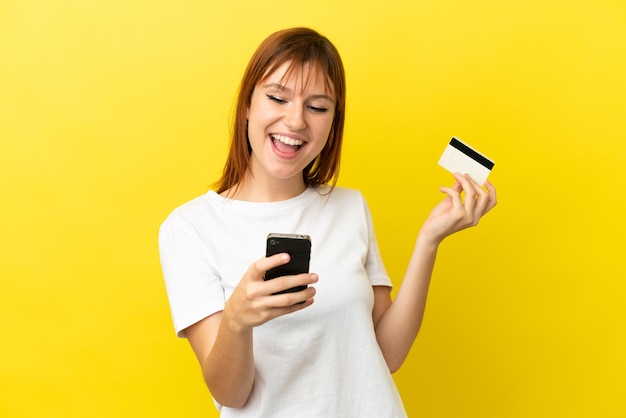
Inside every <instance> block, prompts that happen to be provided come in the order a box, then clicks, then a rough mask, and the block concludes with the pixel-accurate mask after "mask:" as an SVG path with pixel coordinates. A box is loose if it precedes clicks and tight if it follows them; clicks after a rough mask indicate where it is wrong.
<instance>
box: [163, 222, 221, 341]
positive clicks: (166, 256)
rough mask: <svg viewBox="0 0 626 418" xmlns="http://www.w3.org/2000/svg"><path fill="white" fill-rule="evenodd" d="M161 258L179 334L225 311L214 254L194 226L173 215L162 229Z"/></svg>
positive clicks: (168, 295)
mask: <svg viewBox="0 0 626 418" xmlns="http://www.w3.org/2000/svg"><path fill="white" fill-rule="evenodd" d="M159 254H160V258H161V269H162V271H163V277H164V279H165V286H166V289H167V297H168V300H169V304H170V310H171V314H172V320H173V322H174V328H175V330H176V334H177V335H178V336H179V337H185V332H184V330H185V328H187V327H189V326H190V325H193V324H195V323H196V322H198V321H200V320H202V319H204V318H206V317H208V316H210V315H212V314H214V313H215V312H218V311H221V310H223V309H224V304H225V298H224V289H223V286H222V284H221V280H220V277H219V274H218V273H217V272H216V271H215V267H214V266H215V263H214V262H213V260H212V259H211V257H212V255H211V251H210V250H209V249H208V247H207V245H206V244H204V243H203V242H202V240H201V239H200V237H199V236H198V233H197V232H196V230H195V229H194V227H193V225H192V224H191V223H190V222H188V221H187V220H185V219H183V218H182V217H181V216H179V215H178V214H176V212H174V213H172V215H170V216H169V217H168V218H167V219H166V220H165V222H163V224H162V225H161V228H160V229H159Z"/></svg>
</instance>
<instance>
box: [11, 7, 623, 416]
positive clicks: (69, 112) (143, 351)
mask: <svg viewBox="0 0 626 418" xmlns="http://www.w3.org/2000/svg"><path fill="white" fill-rule="evenodd" d="M299 25H306V26H311V27H313V28H315V29H317V30H319V31H321V32H322V33H324V34H325V35H327V36H328V37H330V39H331V40H332V41H333V42H334V43H335V44H336V46H337V47H338V48H339V50H340V52H341V53H342V56H343V59H344V64H345V67H346V71H347V80H348V115H347V127H346V136H345V149H344V151H345V152H344V159H343V164H342V172H341V177H340V184H341V185H344V186H349V187H356V188H359V189H361V190H362V191H363V193H364V194H365V196H366V197H367V199H368V201H369V203H370V206H371V209H372V212H373V215H374V222H375V225H376V228H377V233H378V238H379V243H380V245H381V250H382V252H383V256H384V259H385V262H386V266H387V269H388V271H389V273H390V274H391V275H392V277H393V279H394V283H395V284H396V285H399V284H400V280H401V278H402V275H403V271H404V268H405V265H406V263H407V261H408V258H409V255H410V252H411V248H412V244H413V241H414V239H415V235H416V233H417V231H418V229H419V226H420V224H421V222H422V220H423V219H424V218H425V216H427V214H428V212H429V211H430V208H431V207H432V206H433V205H434V204H436V202H438V201H439V199H441V198H442V196H441V194H440V193H439V191H438V187H439V186H440V185H445V184H450V183H451V177H450V175H449V174H447V173H446V172H445V171H444V170H443V169H441V168H440V167H438V166H437V160H438V158H439V156H440V154H441V152H442V151H443V148H444V146H445V144H446V143H447V141H448V140H449V138H450V137H451V136H453V135H457V136H459V137H460V138H461V139H463V140H465V141H467V142H468V143H470V144H471V145H473V146H475V147H476V148H478V149H479V150H481V151H483V152H484V153H486V154H487V155H488V156H490V157H491V158H493V159H494V160H495V161H496V166H495V170H494V172H493V173H492V176H491V179H492V181H493V182H494V183H495V184H496V185H497V187H498V192H499V201H500V202H499V205H498V207H497V208H496V209H495V210H494V211H493V212H492V213H491V214H490V215H489V216H488V217H487V218H485V219H484V221H483V222H482V223H481V225H480V227H479V228H476V229H473V230H469V231H464V232H463V233H460V234H458V235H456V236H454V237H452V238H450V239H449V240H447V241H446V242H445V243H444V245H443V247H442V248H441V251H440V254H439V259H438V264H437V267H436V271H435V275H434V279H433V283H432V286H431V294H430V298H429V302H428V307H427V313H426V318H425V323H424V326H423V328H422V332H421V334H420V336H419V337H418V340H417V341H416V343H415V345H414V348H413V350H412V352H411V354H410V357H409V359H408V360H407V362H406V363H405V365H404V367H403V369H401V371H399V372H398V373H397V374H396V375H395V378H396V382H397V384H398V386H399V389H400V391H401V393H402V395H403V398H404V400H405V404H406V408H407V411H408V413H409V416H411V417H487V418H490V417H493V418H496V417H507V418H508V417H626V396H624V395H625V394H626V360H625V353H626V310H625V308H624V300H626V284H625V279H626V274H625V268H624V263H623V259H624V257H625V256H626V251H625V250H626V245H625V244H624V235H625V232H626V224H625V222H624V214H625V213H626V198H625V197H624V192H625V183H626V174H625V172H626V168H625V167H624V166H626V122H625V120H626V81H625V80H626V76H625V75H626V51H625V49H624V45H625V44H626V3H624V1H623V0H595V1H582V0H569V1H550V0H529V1H523V2H503V1H496V0H485V1H478V2H477V1H469V0H468V1H465V0H457V1H452V0H442V1H430V0H424V1H408V0H407V1H397V0H388V1H384V2H380V1H376V2H374V1H357V0H350V1H344V2H337V1H328V0H320V1H317V2H313V3H311V2H309V3H294V2H289V1H278V0H269V1H265V2H255V1H249V0H246V1H240V2H236V1H235V2H226V1H224V2H210V1H204V2H203V1H176V2H165V1H148V0H134V1H121V0H108V1H103V0H94V1H79V0H56V1H54V2H51V1H41V0H40V1H37V0H2V1H0V285H1V286H0V329H1V330H2V337H1V343H0V416H2V417H11V418H13V417H64V418H67V417H86V416H88V417H111V416H120V417H154V416H159V417H160V416H163V417H165V416H207V417H210V416H217V412H216V411H215V410H214V408H213V405H212V402H211V399H210V396H209V393H208V392H207V390H206V389H205V388H204V386H203V382H202V379H201V376H200V372H199V368H198V366H197V364H196V361H195V358H194V357H193V354H192V352H191V350H190V349H189V347H188V344H187V343H186V341H184V340H179V339H177V338H176V337H175V336H174V331H173V328H172V325H171V322H170V317H169V310H168V309H169V308H168V305H167V299H166V294H165V288H164V285H163V281H162V277H161V272H160V266H159V261H158V251H157V243H156V237H157V230H158V226H159V225H160V223H161V222H162V221H163V219H164V218H165V217H166V216H167V214H168V213H169V212H170V211H171V210H172V209H173V208H174V207H175V206H178V205H180V204H182V203H183V202H185V201H187V200H190V199H191V198H193V197H195V196H197V195H199V194H201V193H204V192H205V191H206V190H207V189H208V187H209V184H210V183H212V182H213V181H214V180H215V179H216V177H217V176H218V175H219V173H220V170H221V167H222V164H223V162H224V158H225V152H226V147H227V141H228V129H229V128H228V123H229V120H230V114H231V109H232V105H233V102H234V97H235V92H236V89H237V84H238V81H239V79H240V77H241V75H242V73H243V69H244V66H245V64H246V62H247V60H248V59H249V57H250V55H251V53H252V52H253V50H254V49H255V48H256V46H257V45H258V43H259V42H260V41H261V40H262V39H263V38H264V37H265V36H267V35H268V34H269V33H271V32H273V31H275V30H278V29H282V28H285V27H290V26H299Z"/></svg>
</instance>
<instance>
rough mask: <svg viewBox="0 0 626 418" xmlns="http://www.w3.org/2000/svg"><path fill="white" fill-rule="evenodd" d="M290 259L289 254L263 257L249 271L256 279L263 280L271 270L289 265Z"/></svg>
mask: <svg viewBox="0 0 626 418" xmlns="http://www.w3.org/2000/svg"><path fill="white" fill-rule="evenodd" d="M289 259H290V257H289V254H287V253H280V254H274V255H272V256H270V257H263V258H261V259H259V260H257V261H256V262H254V263H253V264H252V265H251V266H250V268H249V269H248V273H249V274H250V275H251V276H252V277H254V278H256V279H263V277H264V276H265V273H266V272H267V271H268V270H269V269H271V268H274V267H278V266H281V265H283V264H287V263H288V262H289Z"/></svg>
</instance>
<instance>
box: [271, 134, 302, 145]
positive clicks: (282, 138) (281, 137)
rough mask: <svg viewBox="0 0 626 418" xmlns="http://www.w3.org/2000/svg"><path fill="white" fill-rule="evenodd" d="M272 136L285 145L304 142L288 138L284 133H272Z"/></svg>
mask: <svg viewBox="0 0 626 418" xmlns="http://www.w3.org/2000/svg"><path fill="white" fill-rule="evenodd" d="M272 138H274V139H275V140H277V141H280V142H282V143H283V144H287V145H293V146H298V145H302V144H304V141H303V140H301V139H294V138H289V137H288V136H284V135H272Z"/></svg>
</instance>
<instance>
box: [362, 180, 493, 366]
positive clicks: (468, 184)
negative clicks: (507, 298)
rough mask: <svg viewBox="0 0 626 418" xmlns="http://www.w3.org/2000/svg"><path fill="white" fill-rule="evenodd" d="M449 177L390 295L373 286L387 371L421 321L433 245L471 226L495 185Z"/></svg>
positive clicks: (399, 362) (375, 316)
mask: <svg viewBox="0 0 626 418" xmlns="http://www.w3.org/2000/svg"><path fill="white" fill-rule="evenodd" d="M454 177H455V179H456V184H455V185H454V186H453V187H451V188H447V187H442V188H441V191H442V192H443V193H445V194H446V195H447V196H446V198H445V199H444V200H443V201H442V202H441V203H440V204H439V205H437V206H436V207H435V209H433V211H432V212H431V214H430V216H429V217H428V219H427V220H426V222H425V223H424V225H423V226H422V229H421V230H420V232H419V234H418V237H417V240H416V243H415V248H414V250H413V254H412V256H411V260H410V262H409V266H408V268H407V271H406V274H405V276H404V280H403V281H402V285H401V286H400V289H399V290H398V294H397V296H396V298H395V300H394V301H393V302H391V297H390V290H389V288H385V287H381V286H376V287H374V297H375V299H374V311H373V320H374V326H375V329H376V338H377V340H378V344H379V345H380V348H381V351H382V353H383V356H384V357H385V360H386V361H387V365H388V366H389V369H390V370H391V372H392V373H393V372H395V371H397V370H398V369H399V368H400V366H401V365H402V363H403V362H404V360H405V359H406V356H407V355H408V353H409V350H410V349H411V345H412V344H413V341H414V340H415V337H416V336H417V333H418V332H419V329H420V326H421V324H422V318H423V316H424V309H425V306H426V296H427V294H428V287H429V285H430V278H431V276H432V272H433V268H434V265H435V258H436V255H437V249H438V248H439V244H440V243H441V241H443V239H444V238H445V237H447V236H449V235H451V234H453V233H455V232H458V231H461V230H463V229H465V228H468V227H471V226H475V225H477V224H478V221H479V220H480V218H481V217H482V216H483V215H484V214H486V213H487V212H488V211H489V210H491V209H492V208H493V207H494V206H495V205H496V190H495V188H494V187H493V186H492V185H491V184H490V183H488V182H487V183H485V185H486V187H487V191H485V190H484V189H483V188H482V187H480V186H479V185H478V184H477V183H475V182H474V181H472V180H471V179H470V178H469V177H468V176H462V175H459V174H455V176H454ZM463 192H464V193H465V198H464V199H463V198H462V196H461V194H462V193H463Z"/></svg>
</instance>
